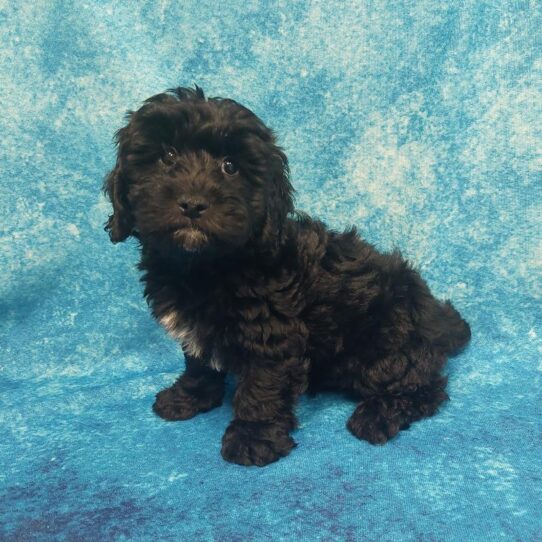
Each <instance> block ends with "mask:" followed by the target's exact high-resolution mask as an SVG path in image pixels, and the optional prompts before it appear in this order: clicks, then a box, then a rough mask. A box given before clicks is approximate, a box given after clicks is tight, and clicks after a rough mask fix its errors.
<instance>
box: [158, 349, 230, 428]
mask: <svg viewBox="0 0 542 542" xmlns="http://www.w3.org/2000/svg"><path fill="white" fill-rule="evenodd" d="M225 377H226V373H224V372H219V371H215V370H213V369H210V368H209V367H207V366H205V365H203V364H202V363H201V362H200V361H198V360H197V359H195V358H193V357H191V356H186V370H185V372H184V373H183V374H182V375H181V376H180V377H179V379H178V380H177V382H175V384H173V386H171V387H169V388H166V389H165V390H162V391H161V392H159V393H158V394H157V395H156V401H155V402H154V405H153V406H152V408H153V410H154V412H155V413H156V414H158V416H160V417H161V418H164V419H165V420H169V421H175V420H188V419H189V418H193V417H194V416H195V415H196V414H199V413H200V412H207V411H209V410H211V409H213V408H216V407H218V406H220V405H221V404H222V399H223V397H224V388H225Z"/></svg>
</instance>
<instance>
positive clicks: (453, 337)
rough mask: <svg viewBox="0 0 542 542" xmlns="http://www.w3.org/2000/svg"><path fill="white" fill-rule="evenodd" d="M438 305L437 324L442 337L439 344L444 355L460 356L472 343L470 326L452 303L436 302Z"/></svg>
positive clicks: (438, 341)
mask: <svg viewBox="0 0 542 542" xmlns="http://www.w3.org/2000/svg"><path fill="white" fill-rule="evenodd" d="M436 303H437V305H438V313H439V314H438V315H437V322H440V325H439V326H437V327H440V328H441V331H442V333H441V335H440V336H439V337H438V340H437V344H438V346H440V347H441V348H442V351H443V352H444V353H447V354H450V355H454V354H458V353H459V352H460V351H461V350H462V349H463V348H464V347H465V345H466V344H467V343H468V342H469V341H470V338H471V331H470V326H469V324H468V323H467V322H466V321H465V320H463V318H461V315H460V314H459V312H457V310H456V309H455V308H454V306H453V305H452V304H451V303H450V301H445V302H444V303H440V302H438V301H437V302H436ZM439 343H440V344H439Z"/></svg>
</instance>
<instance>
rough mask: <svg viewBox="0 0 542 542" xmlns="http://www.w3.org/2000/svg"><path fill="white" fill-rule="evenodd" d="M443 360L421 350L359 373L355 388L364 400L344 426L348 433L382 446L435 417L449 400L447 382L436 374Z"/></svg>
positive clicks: (393, 358) (400, 355)
mask: <svg viewBox="0 0 542 542" xmlns="http://www.w3.org/2000/svg"><path fill="white" fill-rule="evenodd" d="M444 360H445V358H444V356H442V355H437V354H435V353H434V352H432V351H431V350H428V349H425V348H420V349H416V351H414V352H411V354H410V355H406V354H405V353H401V354H399V353H398V354H396V355H395V356H391V357H387V358H384V359H381V360H378V361H377V362H375V363H374V364H373V365H372V366H370V367H369V368H365V369H362V371H361V375H360V376H359V377H358V378H359V380H358V381H357V383H356V382H355V385H354V388H357V389H355V391H357V392H358V393H359V394H360V395H361V397H362V398H363V400H362V402H361V403H360V404H359V405H358V407H357V408H356V410H355V411H354V413H353V414H352V416H351V417H350V419H349V420H348V422H347V427H348V429H349V430H350V432H351V433H352V434H353V435H355V436H356V437H358V438H360V439H363V440H367V441H369V442H370V443H372V444H384V443H385V442H387V441H388V440H389V439H391V438H393V437H394V436H395V435H397V433H398V432H399V431H400V430H401V429H406V428H408V426H409V425H410V424H411V423H413V422H415V421H418V420H421V419H422V418H426V417H429V416H432V415H433V414H435V413H436V412H437V410H438V407H439V406H440V405H441V404H442V403H443V402H444V401H446V400H447V399H448V395H447V394H446V392H445V391H444V390H445V388H446V378H445V377H444V376H442V375H440V374H439V370H440V368H441V366H442V364H443V363H444ZM356 384H357V385H356Z"/></svg>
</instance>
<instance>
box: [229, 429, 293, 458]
mask: <svg viewBox="0 0 542 542" xmlns="http://www.w3.org/2000/svg"><path fill="white" fill-rule="evenodd" d="M295 446H296V443H295V442H294V440H293V439H292V437H291V436H290V435H289V434H288V430H287V427H286V426H285V424H281V423H276V422H275V423H273V422H246V421H243V420H233V421H232V422H231V423H230V425H229V427H228V428H227V429H226V432H225V433H224V436H223V437H222V450H221V453H222V457H223V458H224V459H225V460H226V461H229V462H230V463H237V464H238V465H246V466H250V465H257V466H258V467H263V466H264V465H268V464H269V463H273V462H274V461H277V460H278V459H280V458H281V457H284V456H286V455H288V454H289V453H290V451H291V450H292V448H294V447H295Z"/></svg>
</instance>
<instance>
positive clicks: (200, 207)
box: [179, 196, 209, 218]
mask: <svg viewBox="0 0 542 542" xmlns="http://www.w3.org/2000/svg"><path fill="white" fill-rule="evenodd" d="M179 207H180V208H181V212H182V213H183V215H184V216H187V217H188V218H199V217H200V216H201V215H202V214H203V213H204V212H205V211H206V210H207V209H208V208H209V203H208V202H207V201H206V200H205V199H203V198H200V197H196V196H187V197H183V198H181V199H180V200H179Z"/></svg>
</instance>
